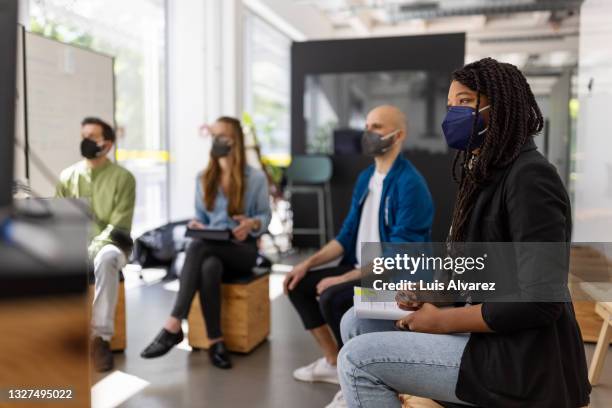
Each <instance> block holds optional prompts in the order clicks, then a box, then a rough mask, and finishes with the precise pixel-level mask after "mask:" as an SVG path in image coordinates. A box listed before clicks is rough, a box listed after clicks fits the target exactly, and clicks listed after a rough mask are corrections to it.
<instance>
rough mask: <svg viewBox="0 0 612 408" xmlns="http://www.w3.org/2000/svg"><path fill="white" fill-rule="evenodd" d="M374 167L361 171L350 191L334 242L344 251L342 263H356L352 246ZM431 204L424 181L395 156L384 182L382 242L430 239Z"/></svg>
mask: <svg viewBox="0 0 612 408" xmlns="http://www.w3.org/2000/svg"><path fill="white" fill-rule="evenodd" d="M374 170H375V166H374V165H370V166H369V167H368V168H366V169H365V170H364V171H362V172H361V174H360V175H359V177H358V178H357V183H356V184H355V188H354V190H353V198H352V200H351V207H350V210H349V213H348V215H347V216H346V218H345V220H344V223H343V224H342V229H341V230H340V233H339V234H338V236H337V237H336V240H337V241H338V242H339V243H340V245H342V247H343V248H344V257H343V259H342V262H341V263H343V264H350V265H354V264H355V263H356V261H357V260H356V258H355V247H356V245H357V232H358V231H359V222H360V220H361V209H362V207H363V203H364V202H365V200H366V197H367V196H368V193H369V189H368V185H369V182H370V177H372V174H373V173H374ZM433 215H434V205H433V200H432V198H431V194H430V192H429V189H428V187H427V183H426V182H425V179H424V178H423V176H422V175H421V173H419V172H418V170H417V169H416V168H415V167H414V166H413V165H412V163H410V162H409V161H408V160H406V159H404V158H403V157H401V156H398V157H397V159H395V162H393V166H392V167H391V169H390V170H389V173H388V174H387V176H386V177H385V180H384V181H383V190H382V196H381V202H380V210H379V214H378V228H379V232H380V240H381V242H427V241H430V240H431V225H432V222H433Z"/></svg>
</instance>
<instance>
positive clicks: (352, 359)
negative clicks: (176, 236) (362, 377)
mask: <svg viewBox="0 0 612 408" xmlns="http://www.w3.org/2000/svg"><path fill="white" fill-rule="evenodd" d="M375 340H376V339H375V338H373V334H372V333H370V334H364V335H363V336H357V337H355V338H353V339H351V340H350V341H348V342H347V343H345V344H344V347H342V348H341V349H340V353H339V354H338V373H339V374H340V375H341V376H343V377H345V378H346V377H347V376H350V375H352V374H353V373H354V372H355V369H356V368H360V366H361V365H362V364H363V362H364V361H368V359H370V357H371V354H372V352H374V353H380V352H379V350H377V349H376V348H375V347H372V345H373V344H375Z"/></svg>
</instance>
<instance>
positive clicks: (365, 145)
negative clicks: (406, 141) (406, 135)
mask: <svg viewBox="0 0 612 408" xmlns="http://www.w3.org/2000/svg"><path fill="white" fill-rule="evenodd" d="M399 131H400V130H399V129H397V130H394V131H393V132H391V133H389V134H387V135H381V134H380V133H376V132H371V131H369V130H366V131H365V132H363V136H361V151H362V153H363V154H365V155H367V156H382V155H383V154H385V153H386V152H387V151H388V150H389V148H391V146H393V144H394V143H395V138H394V136H395V135H396V134H398V133H399Z"/></svg>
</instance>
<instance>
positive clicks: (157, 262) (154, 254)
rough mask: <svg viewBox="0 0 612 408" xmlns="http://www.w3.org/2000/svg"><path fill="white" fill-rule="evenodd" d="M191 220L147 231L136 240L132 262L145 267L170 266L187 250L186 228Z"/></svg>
mask: <svg viewBox="0 0 612 408" xmlns="http://www.w3.org/2000/svg"><path fill="white" fill-rule="evenodd" d="M188 222H189V220H182V221H176V222H171V223H168V224H166V225H162V226H161V227H158V228H155V229H153V230H151V231H147V232H145V233H144V234H142V235H141V236H140V237H138V238H136V240H135V241H134V251H133V252H132V259H131V261H132V262H135V263H138V264H140V266H142V267H143V268H154V267H164V268H169V267H170V266H171V265H172V262H173V261H174V259H175V258H176V255H177V254H178V253H179V252H181V251H184V250H185V247H186V246H187V243H188V242H189V239H188V238H185V230H186V228H187V223H188Z"/></svg>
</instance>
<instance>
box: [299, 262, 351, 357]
mask: <svg viewBox="0 0 612 408" xmlns="http://www.w3.org/2000/svg"><path fill="white" fill-rule="evenodd" d="M351 269H353V267H352V266H350V265H339V266H336V267H333V268H325V269H319V270H315V271H308V273H307V274H306V276H304V278H303V279H302V280H301V281H300V282H299V283H298V284H297V286H296V287H295V288H293V290H291V291H289V299H290V300H291V303H293V306H294V307H295V309H296V310H297V312H298V314H299V315H300V317H301V318H302V323H304V327H305V328H306V330H312V329H316V328H317V327H320V326H323V325H324V324H326V323H327V324H328V325H329V327H330V328H331V330H332V332H333V333H334V337H335V338H336V342H337V343H338V348H341V347H342V337H341V336H340V320H342V316H343V315H344V313H346V312H347V310H349V309H350V308H351V306H353V288H354V287H355V286H359V284H360V280H359V279H357V280H353V281H350V282H346V283H341V284H339V285H334V286H331V287H329V288H327V289H326V290H325V291H324V292H323V293H322V294H321V296H319V299H318V300H317V296H318V295H317V284H318V283H319V282H321V281H322V280H323V279H325V278H327V277H330V276H338V275H342V274H344V273H346V272H348V271H350V270H351Z"/></svg>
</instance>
